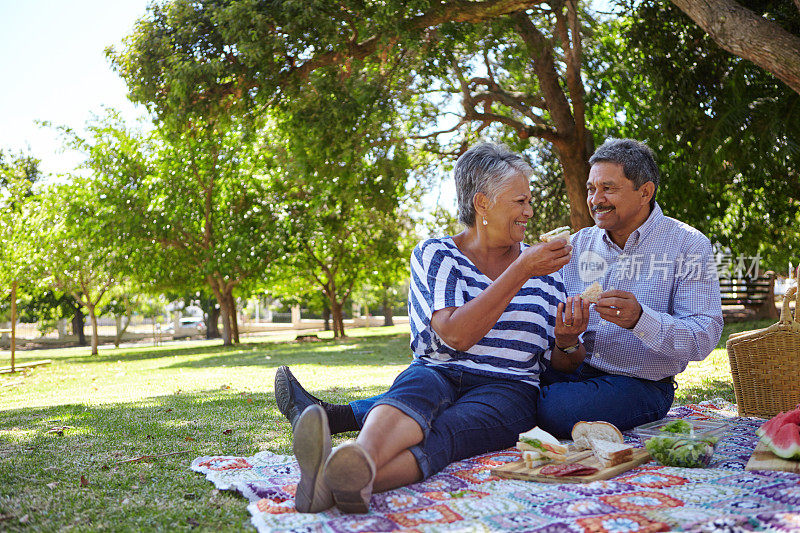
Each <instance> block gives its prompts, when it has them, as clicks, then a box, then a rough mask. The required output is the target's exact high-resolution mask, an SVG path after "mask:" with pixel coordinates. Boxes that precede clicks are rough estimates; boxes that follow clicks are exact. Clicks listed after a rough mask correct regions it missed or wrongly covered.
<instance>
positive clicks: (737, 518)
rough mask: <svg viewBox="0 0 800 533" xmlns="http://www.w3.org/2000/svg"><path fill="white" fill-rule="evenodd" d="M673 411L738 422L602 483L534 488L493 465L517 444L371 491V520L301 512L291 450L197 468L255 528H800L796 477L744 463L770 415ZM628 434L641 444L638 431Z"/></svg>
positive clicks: (203, 462) (205, 462)
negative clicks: (237, 499)
mask: <svg viewBox="0 0 800 533" xmlns="http://www.w3.org/2000/svg"><path fill="white" fill-rule="evenodd" d="M668 416H669V417H671V418H687V419H694V420H713V419H727V420H729V421H730V422H731V423H730V425H729V426H728V429H727V431H726V433H725V434H724V436H723V437H722V438H721V439H720V443H719V445H718V446H717V449H716V452H715V454H714V457H713V459H712V462H711V464H710V465H709V467H708V468H694V469H693V468H674V467H666V466H660V465H658V464H657V463H655V462H650V463H646V464H644V465H642V466H641V467H638V468H635V469H633V470H630V471H628V472H625V473H624V474H622V475H620V476H618V477H616V478H612V479H610V480H607V481H596V482H593V483H586V484H552V483H536V482H530V481H518V480H506V479H499V478H497V477H495V476H493V475H491V473H490V469H492V468H494V467H496V466H499V465H502V464H504V463H508V462H512V461H516V460H518V459H519V453H518V452H517V451H515V450H513V449H512V450H504V451H500V452H493V453H487V454H484V455H480V456H477V457H472V458H470V459H467V460H465V461H459V462H457V463H453V464H451V465H449V466H448V467H447V468H446V469H445V470H444V471H443V472H440V473H439V474H436V475H435V476H432V477H431V478H429V479H427V480H425V481H423V482H420V483H416V484H414V485H409V486H407V487H403V488H400V489H396V490H393V491H390V492H385V493H382V494H375V495H373V496H372V501H371V506H370V512H369V513H368V514H366V515H346V514H342V513H340V512H339V511H338V510H337V509H336V508H335V507H334V508H332V509H330V510H328V511H326V512H322V513H317V514H301V513H297V512H296V511H295V509H294V491H295V488H296V485H297V482H298V480H299V476H300V473H299V469H298V468H297V463H296V462H295V460H294V458H293V457H291V456H284V455H275V454H272V453H270V452H260V453H258V454H256V455H254V456H252V457H232V456H211V457H198V458H197V459H195V460H194V461H193V462H192V465H191V469H192V470H194V471H195V472H199V473H201V474H204V475H205V476H206V478H207V479H208V480H209V481H211V482H212V483H214V485H215V486H216V487H217V488H218V489H221V490H235V491H238V492H240V493H241V494H242V495H244V497H245V498H247V499H248V500H249V501H250V504H249V506H248V510H249V512H250V514H251V515H252V518H251V522H252V524H253V525H254V526H255V528H256V529H257V530H258V531H259V532H266V531H272V532H283V531H287V532H288V531H303V532H337V533H338V532H362V531H364V532H365V531H413V532H426V531H436V532H440V531H470V532H472V531H536V532H542V533H551V532H552V533H556V532H565V533H566V532H576V533H577V532H627V531H638V532H642V531H645V532H649V531H700V532H728V533H733V532H744V531H765V530H766V531H772V532H784V531H785V532H788V531H800V475H798V474H792V473H788V472H774V471H756V472H747V471H745V470H744V467H745V465H746V464H747V461H748V459H749V458H750V454H751V453H752V452H753V450H754V448H755V446H756V444H757V442H758V438H757V437H756V435H755V430H756V428H758V426H759V425H761V423H763V420H761V419H757V418H740V417H737V416H736V406H735V405H732V404H730V403H729V402H725V401H724V400H713V401H709V402H702V403H700V404H692V405H686V406H681V407H675V408H673V409H672V410H671V411H670V412H669V415H668ZM625 438H626V441H628V442H630V443H632V444H634V445H636V446H641V442H639V439H638V437H636V436H635V435H633V434H626V435H625Z"/></svg>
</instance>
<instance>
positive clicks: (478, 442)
mask: <svg viewBox="0 0 800 533" xmlns="http://www.w3.org/2000/svg"><path fill="white" fill-rule="evenodd" d="M538 399H539V390H538V389H537V388H536V387H534V386H533V385H529V384H527V383H522V382H519V381H515V380H508V379H501V378H493V377H487V376H479V375H477V374H470V373H468V372H464V371H461V370H457V369H453V368H446V367H434V366H428V365H424V364H422V363H419V362H415V363H412V364H411V365H410V366H409V367H408V368H407V369H405V370H404V371H403V372H402V373H401V374H400V375H399V376H397V379H395V381H394V383H393V384H392V386H391V388H390V389H389V390H388V391H387V392H385V393H383V394H381V395H380V396H376V397H374V398H370V399H369V400H372V401H371V403H369V404H368V403H367V402H368V401H369V400H358V401H356V402H353V403H354V404H356V406H355V407H354V408H353V412H356V409H366V410H365V411H358V412H357V414H356V420H358V422H359V424H361V425H363V423H364V419H365V418H366V415H367V414H368V412H369V410H370V409H372V408H373V407H375V406H378V405H391V406H392V407H396V408H397V409H399V410H400V411H402V412H403V413H405V414H406V415H408V416H409V417H411V418H412V419H413V420H414V421H416V422H417V423H418V424H419V426H420V428H422V433H423V439H422V442H421V443H420V444H418V445H415V446H412V447H411V448H409V450H410V451H411V453H412V454H413V455H414V457H415V458H416V460H417V463H418V464H419V468H420V471H421V472H422V476H423V478H428V477H430V476H432V475H433V474H435V473H437V472H439V471H441V470H442V469H443V468H444V467H446V466H447V465H449V464H450V463H452V462H453V461H459V460H461V459H466V458H467V457H472V456H474V455H478V454H480V453H485V452H489V451H493V450H502V449H505V448H508V447H510V446H513V445H514V443H515V442H517V437H518V436H519V434H520V433H522V432H524V431H527V430H529V429H530V428H531V427H532V425H533V424H532V423H531V421H532V420H535V419H536V408H537V407H536V406H537V403H538ZM352 405H353V404H351V406H352Z"/></svg>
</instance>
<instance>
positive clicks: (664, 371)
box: [275, 139, 722, 438]
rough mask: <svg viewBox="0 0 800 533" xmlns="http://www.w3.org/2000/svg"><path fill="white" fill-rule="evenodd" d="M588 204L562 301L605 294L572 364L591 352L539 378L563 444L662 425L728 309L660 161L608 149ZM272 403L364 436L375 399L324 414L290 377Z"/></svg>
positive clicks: (279, 384) (708, 253)
mask: <svg viewBox="0 0 800 533" xmlns="http://www.w3.org/2000/svg"><path fill="white" fill-rule="evenodd" d="M589 163H590V165H591V169H590V172H589V179H588V181H587V183H586V188H587V192H588V194H587V203H588V205H589V209H590V211H591V213H592V217H593V218H594V221H595V225H594V226H592V227H589V228H584V229H582V230H580V231H578V232H577V233H576V234H575V235H573V236H572V242H571V244H572V246H573V257H572V260H571V261H570V262H569V263H568V264H567V265H566V266H564V267H563V268H562V269H561V273H562V276H563V279H564V285H565V289H566V293H567V295H569V296H577V295H579V294H581V293H582V292H583V291H584V290H585V289H586V288H587V287H588V286H589V285H591V284H593V283H595V282H598V283H599V284H600V285H601V286H602V288H603V292H602V293H601V294H600V297H599V299H598V301H597V302H596V304H595V305H594V306H593V311H594V312H592V313H590V317H589V322H588V326H587V327H586V329H585V331H583V332H582V333H580V334H579V335H576V336H575V337H574V338H573V339H570V340H571V341H572V342H570V343H569V345H565V346H558V348H559V349H560V350H561V351H563V352H564V353H567V354H569V353H573V352H575V351H578V350H584V349H585V351H586V354H587V355H586V358H585V359H584V363H583V364H582V365H581V366H580V367H579V368H578V370H576V371H575V372H573V373H571V374H564V373H561V372H558V371H556V370H554V369H552V368H550V369H548V370H547V371H546V372H545V373H544V375H543V377H542V384H543V385H544V386H542V388H541V395H540V399H539V402H540V403H539V408H538V414H537V420H531V421H530V422H531V424H530V425H531V426H533V425H539V426H541V427H542V428H544V429H546V430H547V431H550V432H551V433H553V434H555V435H557V436H559V437H562V438H564V437H568V436H569V435H570V432H571V430H572V426H573V424H574V423H575V422H577V421H580V420H605V421H608V422H611V423H613V424H614V425H616V426H617V427H619V428H620V429H622V430H627V429H631V428H633V427H635V426H637V425H640V424H644V423H647V422H650V421H653V420H658V419H660V418H662V417H663V416H664V415H665V414H666V413H667V411H668V410H669V408H670V406H671V405H672V401H673V399H674V390H675V380H674V376H675V375H676V374H678V373H680V372H682V371H683V370H684V369H685V368H686V366H687V364H688V363H689V361H700V360H702V359H704V358H705V357H706V356H708V354H709V353H710V352H711V350H713V349H714V347H715V346H716V344H717V342H719V339H720V335H721V333H722V308H721V305H720V297H719V282H718V279H717V274H716V268H715V262H714V258H713V253H712V247H711V243H710V242H709V240H708V238H706V237H705V236H704V235H703V234H702V233H701V232H699V231H698V230H696V229H694V228H692V227H690V226H688V225H686V224H684V223H682V222H679V221H677V220H675V219H672V218H669V217H667V216H665V215H664V214H663V212H662V211H661V208H660V207H659V205H658V204H657V203H656V201H655V198H656V193H657V191H658V185H659V171H658V167H657V165H656V163H655V159H654V157H653V153H652V151H651V150H650V149H649V148H648V147H647V146H646V145H644V144H643V143H640V142H638V141H634V140H631V139H610V140H608V141H607V142H606V143H604V144H603V145H602V146H600V147H599V148H598V149H597V151H596V152H595V154H594V155H593V156H592V157H591V158H590V159H589ZM275 396H276V400H277V403H278V407H279V409H280V410H281V412H282V413H283V414H284V416H286V417H287V418H288V419H289V420H290V421H292V423H293V424H294V422H295V421H296V419H297V418H298V417H299V415H300V413H301V412H302V410H303V409H304V408H305V407H307V406H308V405H310V404H312V403H317V404H319V405H322V406H323V408H324V409H325V410H326V412H328V415H329V423H330V427H331V432H332V433H336V432H342V431H349V430H355V429H358V428H359V427H360V426H361V424H362V423H363V418H364V415H365V414H366V413H367V411H368V410H369V409H370V408H371V406H372V404H373V403H374V401H375V398H368V399H365V400H357V401H354V402H352V403H350V404H349V405H346V406H340V405H332V404H327V403H325V402H323V401H321V400H319V399H318V398H315V397H314V396H311V395H310V394H308V392H306V391H305V390H304V389H303V388H302V386H301V385H300V384H299V383H298V382H297V380H296V379H294V376H292V374H291V372H289V369H288V368H287V367H281V368H279V369H278V372H277V374H276V376H275Z"/></svg>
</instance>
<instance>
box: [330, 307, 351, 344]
mask: <svg viewBox="0 0 800 533" xmlns="http://www.w3.org/2000/svg"><path fill="white" fill-rule="evenodd" d="M331 315H332V322H333V337H334V338H337V339H338V338H340V337H346V336H347V335H345V334H344V315H342V304H340V303H339V302H337V301H336V300H335V299H334V298H333V297H332V298H331Z"/></svg>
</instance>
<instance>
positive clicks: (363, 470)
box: [325, 444, 375, 514]
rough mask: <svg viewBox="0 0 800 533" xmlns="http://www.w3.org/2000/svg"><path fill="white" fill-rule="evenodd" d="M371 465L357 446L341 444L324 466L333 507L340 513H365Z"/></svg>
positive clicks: (371, 478)
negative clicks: (333, 503)
mask: <svg viewBox="0 0 800 533" xmlns="http://www.w3.org/2000/svg"><path fill="white" fill-rule="evenodd" d="M374 478H375V465H374V464H373V462H372V459H371V458H370V457H369V456H368V455H367V454H366V453H365V452H364V450H363V449H362V448H361V447H360V446H358V445H357V444H343V445H342V446H340V447H338V448H337V449H336V450H335V451H334V453H333V454H331V456H330V457H329V458H328V461H327V463H326V464H325V481H326V482H327V484H328V487H329V488H330V489H331V492H332V493H333V499H334V501H335V502H336V507H337V508H338V509H339V510H340V511H342V512H343V513H348V514H364V513H367V512H369V500H370V497H371V496H372V481H373V480H374Z"/></svg>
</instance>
